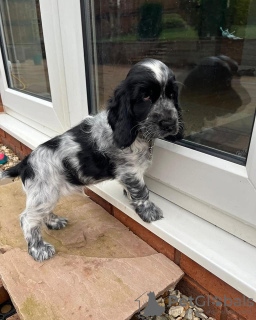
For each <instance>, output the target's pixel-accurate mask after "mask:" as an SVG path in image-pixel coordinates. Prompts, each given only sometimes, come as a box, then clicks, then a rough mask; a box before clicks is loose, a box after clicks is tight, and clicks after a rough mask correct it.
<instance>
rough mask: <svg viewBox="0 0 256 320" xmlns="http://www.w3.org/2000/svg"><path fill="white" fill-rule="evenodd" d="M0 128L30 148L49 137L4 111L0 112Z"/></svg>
mask: <svg viewBox="0 0 256 320" xmlns="http://www.w3.org/2000/svg"><path fill="white" fill-rule="evenodd" d="M0 128H1V129H3V130H4V131H6V132H7V133H9V134H10V135H11V136H13V137H14V138H16V139H17V140H19V141H20V142H22V143H23V144H25V145H26V146H27V147H29V148H30V149H32V150H33V149H35V148H36V147H37V146H38V145H39V144H41V143H44V142H45V141H47V140H49V139H50V138H51V137H49V136H47V135H46V134H44V133H42V132H40V131H38V130H36V129H34V128H32V127H30V126H29V125H27V124H25V123H24V122H22V121H20V120H18V119H15V118H13V117H12V116H10V115H8V114H6V113H0Z"/></svg>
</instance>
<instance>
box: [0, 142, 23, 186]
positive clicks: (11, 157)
mask: <svg viewBox="0 0 256 320" xmlns="http://www.w3.org/2000/svg"><path fill="white" fill-rule="evenodd" d="M0 152H3V153H4V154H5V155H6V156H7V157H8V161H7V162H6V163H5V164H0V170H3V171H5V170H7V169H9V168H10V167H13V166H15V165H16V164H17V163H18V162H20V160H19V158H18V157H17V155H16V154H15V153H14V152H13V151H12V150H11V149H9V148H8V147H6V146H4V145H3V144H1V143H0ZM13 180H14V181H16V180H19V178H15V179H13Z"/></svg>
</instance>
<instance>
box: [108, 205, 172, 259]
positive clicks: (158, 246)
mask: <svg viewBox="0 0 256 320" xmlns="http://www.w3.org/2000/svg"><path fill="white" fill-rule="evenodd" d="M113 213H114V216H115V217H116V218H117V219H118V220H120V221H121V222H122V223H123V224H124V225H125V226H127V227H128V228H129V229H130V230H131V231H132V232H133V233H135V234H136V235H137V236H138V237H140V238H141V239H142V240H144V241H145V242H146V243H147V244H149V245H150V246H151V247H152V248H154V249H155V250H156V251H158V252H160V253H162V254H164V255H165V256H166V257H167V258H169V259H171V260H173V261H174V253H175V249H174V247H172V246H171V245H170V244H169V243H167V242H165V241H164V240H163V239H161V238H159V237H158V236H157V235H155V234H154V233H152V232H151V231H149V230H148V229H146V228H145V227H143V226H142V225H141V224H139V223H138V222H136V221H135V220H133V219H132V218H130V217H128V216H127V215H126V214H125V213H123V212H122V211H120V210H118V209H117V208H115V207H113Z"/></svg>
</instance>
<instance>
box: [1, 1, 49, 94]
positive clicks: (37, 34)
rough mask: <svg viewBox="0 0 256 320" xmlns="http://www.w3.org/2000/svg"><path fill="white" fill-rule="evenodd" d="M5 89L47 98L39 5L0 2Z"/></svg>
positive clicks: (32, 2) (47, 81) (47, 87)
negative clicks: (5, 78)
mask: <svg viewBox="0 0 256 320" xmlns="http://www.w3.org/2000/svg"><path fill="white" fill-rule="evenodd" d="M0 8H1V17H2V30H3V38H2V39H3V42H2V48H3V56H4V57H5V59H4V61H5V71H6V74H7V79H8V86H9V88H12V89H17V90H20V91H25V92H26V93H30V94H34V95H36V96H40V97H44V98H46V99H49V100H50V98H51V92H50V84H49V76H48V68H47V60H46V54H45V46H44V37H43V30H42V20H41V13H40V6H39V1H33V0H28V1H19V2H17V1H2V2H0Z"/></svg>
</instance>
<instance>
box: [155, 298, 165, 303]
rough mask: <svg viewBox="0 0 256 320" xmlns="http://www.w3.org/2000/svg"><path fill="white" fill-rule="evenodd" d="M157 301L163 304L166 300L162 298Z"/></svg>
mask: <svg viewBox="0 0 256 320" xmlns="http://www.w3.org/2000/svg"><path fill="white" fill-rule="evenodd" d="M156 301H157V302H158V303H163V302H164V299H163V298H162V297H160V298H158V299H157V300H156Z"/></svg>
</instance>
